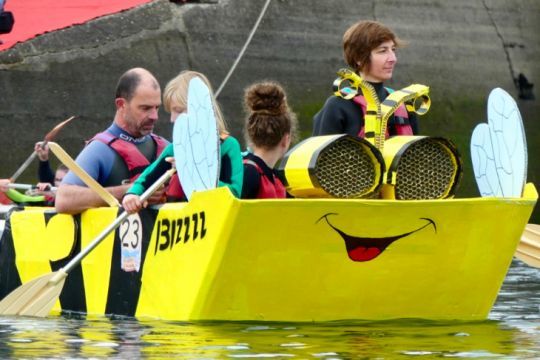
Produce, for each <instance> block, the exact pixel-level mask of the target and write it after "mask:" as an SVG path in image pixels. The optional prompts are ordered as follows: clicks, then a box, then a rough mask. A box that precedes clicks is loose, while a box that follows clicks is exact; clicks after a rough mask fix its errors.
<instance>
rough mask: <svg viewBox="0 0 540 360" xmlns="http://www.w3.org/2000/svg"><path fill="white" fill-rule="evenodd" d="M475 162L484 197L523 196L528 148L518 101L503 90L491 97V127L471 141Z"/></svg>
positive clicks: (484, 126)
mask: <svg viewBox="0 0 540 360" xmlns="http://www.w3.org/2000/svg"><path fill="white" fill-rule="evenodd" d="M471 159H472V163H473V170H474V174H475V178H476V183H477V185H478V189H479V190H480V195H482V196H497V197H520V196H521V194H522V192H523V187H524V186H525V182H526V176H527V174H526V172H527V145H526V142H525V131H524V129H523V123H522V121H521V115H520V114H519V110H518V108H517V105H516V102H515V101H514V99H512V97H511V96H510V95H509V94H508V93H507V92H505V91H504V90H502V89H500V88H496V89H494V90H493V91H492V92H491V93H490V95H489V98H488V124H485V123H482V124H478V125H477V126H476V128H475V129H474V132H473V134H472V138H471Z"/></svg>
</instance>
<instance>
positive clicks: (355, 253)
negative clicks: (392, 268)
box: [349, 247, 381, 261]
mask: <svg viewBox="0 0 540 360" xmlns="http://www.w3.org/2000/svg"><path fill="white" fill-rule="evenodd" d="M380 253H381V250H379V249H377V248H376V247H369V248H366V247H357V248H356V249H354V250H351V251H349V257H350V258H351V260H353V261H369V260H372V259H374V258H376V257H377V256H379V254H380Z"/></svg>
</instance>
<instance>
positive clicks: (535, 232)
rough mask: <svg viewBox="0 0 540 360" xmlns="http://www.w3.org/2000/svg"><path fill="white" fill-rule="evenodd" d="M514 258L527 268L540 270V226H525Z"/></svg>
mask: <svg viewBox="0 0 540 360" xmlns="http://www.w3.org/2000/svg"><path fill="white" fill-rule="evenodd" d="M515 256H516V257H517V258H518V259H519V260H521V261H523V262H524V263H525V264H527V265H529V266H533V267H537V268H540V225H536V224H527V226H525V230H524V231H523V234H522V235H521V241H520V242H519V245H518V248H517V250H516V253H515Z"/></svg>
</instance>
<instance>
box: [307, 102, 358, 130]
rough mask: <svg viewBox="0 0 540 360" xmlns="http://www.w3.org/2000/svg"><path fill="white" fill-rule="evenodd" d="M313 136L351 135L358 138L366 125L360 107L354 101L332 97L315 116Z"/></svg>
mask: <svg viewBox="0 0 540 360" xmlns="http://www.w3.org/2000/svg"><path fill="white" fill-rule="evenodd" d="M313 121H314V127H313V136H321V135H334V134H349V135H352V136H358V133H359V132H360V129H361V127H362V126H363V124H364V115H363V114H362V110H361V108H360V105H357V104H356V103H354V102H353V101H352V100H345V99H343V98H340V97H337V96H332V97H330V98H328V100H326V103H325V104H324V107H323V108H322V109H321V110H320V111H319V112H318V113H317V114H316V115H315V117H314V119H313Z"/></svg>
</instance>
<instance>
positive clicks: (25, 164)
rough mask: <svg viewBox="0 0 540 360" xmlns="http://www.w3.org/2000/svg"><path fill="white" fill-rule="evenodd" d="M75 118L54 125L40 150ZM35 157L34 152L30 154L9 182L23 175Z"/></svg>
mask: <svg viewBox="0 0 540 360" xmlns="http://www.w3.org/2000/svg"><path fill="white" fill-rule="evenodd" d="M75 118H76V116H72V117H70V118H68V119H66V120H64V121H62V122H61V123H60V124H58V125H56V126H55V127H54V128H53V129H52V130H51V131H49V132H48V133H47V135H45V139H44V140H43V144H41V148H44V147H45V145H47V143H48V142H49V141H52V140H53V139H54V138H55V137H56V135H57V134H58V132H59V131H60V130H61V129H62V128H63V127H64V126H66V125H67V123H69V122H70V121H71V120H73V119H75ZM36 156H37V153H36V152H35V151H34V152H32V153H31V154H30V156H29V157H28V158H27V159H26V160H25V162H23V163H22V165H21V166H20V167H19V168H18V169H17V171H15V173H14V174H13V175H11V177H10V178H9V179H10V180H11V182H15V180H17V178H18V177H19V176H20V175H21V174H22V173H23V171H24V170H26V168H27V167H28V166H29V165H30V163H31V162H32V161H34V159H35V158H36Z"/></svg>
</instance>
